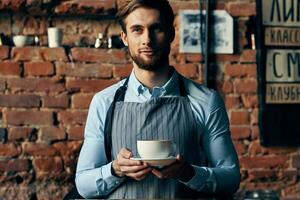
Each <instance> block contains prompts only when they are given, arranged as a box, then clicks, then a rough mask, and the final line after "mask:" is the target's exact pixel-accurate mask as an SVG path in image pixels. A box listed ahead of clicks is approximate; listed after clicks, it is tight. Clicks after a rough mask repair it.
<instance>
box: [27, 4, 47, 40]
mask: <svg viewBox="0 0 300 200" xmlns="http://www.w3.org/2000/svg"><path fill="white" fill-rule="evenodd" d="M31 1H35V3H36V5H32V4H29V2H30V1H28V0H27V6H29V5H32V6H35V7H37V6H41V5H37V0H31ZM40 12H43V11H41V10H40ZM36 14H37V13H36ZM47 25H48V21H47V19H46V18H43V17H31V16H28V15H27V16H26V22H25V23H24V27H23V34H24V35H46V34H47Z"/></svg>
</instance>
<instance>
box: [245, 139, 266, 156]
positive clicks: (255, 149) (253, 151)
mask: <svg viewBox="0 0 300 200" xmlns="http://www.w3.org/2000/svg"><path fill="white" fill-rule="evenodd" d="M249 154H250V155H251V156H257V155H263V154H267V149H266V148H264V147H263V146H261V144H260V143H259V141H258V140H256V141H252V142H251V144H250V145H249Z"/></svg>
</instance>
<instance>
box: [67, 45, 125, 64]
mask: <svg viewBox="0 0 300 200" xmlns="http://www.w3.org/2000/svg"><path fill="white" fill-rule="evenodd" d="M71 53H72V57H73V59H74V60H75V61H82V62H101V63H124V62H127V61H126V52H125V51H124V50H116V49H110V50H106V49H90V48H73V49H71Z"/></svg>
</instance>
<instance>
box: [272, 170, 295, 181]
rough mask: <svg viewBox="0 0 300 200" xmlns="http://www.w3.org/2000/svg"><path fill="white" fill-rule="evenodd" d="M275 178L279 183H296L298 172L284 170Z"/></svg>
mask: <svg viewBox="0 0 300 200" xmlns="http://www.w3.org/2000/svg"><path fill="white" fill-rule="evenodd" d="M277 176H278V179H279V180H280V181H284V182H289V183H297V176H298V172H297V169H284V170H283V171H280V172H279V173H278V174H277Z"/></svg>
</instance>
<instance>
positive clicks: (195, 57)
mask: <svg viewBox="0 0 300 200" xmlns="http://www.w3.org/2000/svg"><path fill="white" fill-rule="evenodd" d="M185 58H186V61H188V62H192V63H198V62H201V61H203V60H204V57H203V55H202V54H198V53H197V54H194V53H193V54H186V55H185Z"/></svg>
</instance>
